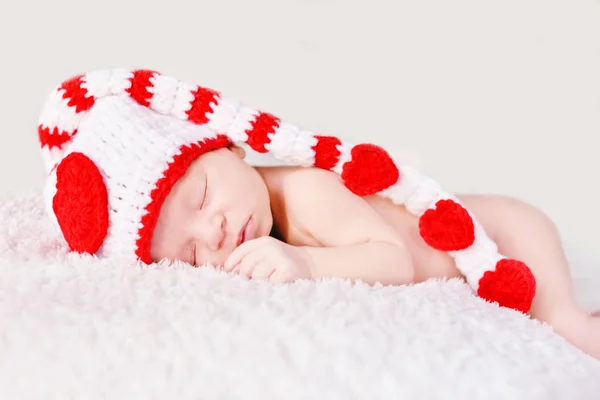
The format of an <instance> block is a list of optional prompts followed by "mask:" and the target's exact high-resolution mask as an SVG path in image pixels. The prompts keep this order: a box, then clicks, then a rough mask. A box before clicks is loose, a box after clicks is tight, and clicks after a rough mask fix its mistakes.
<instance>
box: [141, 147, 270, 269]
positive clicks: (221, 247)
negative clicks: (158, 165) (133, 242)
mask: <svg viewBox="0 0 600 400" xmlns="http://www.w3.org/2000/svg"><path fill="white" fill-rule="evenodd" d="M243 158H244V150H243V149H241V148H239V147H230V148H225V149H219V150H214V151H210V152H208V153H206V154H203V155H202V156H200V157H199V158H198V159H196V160H195V161H194V162H193V163H192V165H190V167H189V168H188V169H187V171H186V174H185V175H184V176H183V177H181V178H180V179H179V181H177V183H176V184H175V185H174V186H173V189H172V190H171V193H170V194H169V195H168V196H167V198H166V199H165V202H164V204H163V206H162V208H161V212H160V216H159V217H158V221H157V224H156V228H155V231H154V236H153V240H152V249H151V256H152V259H153V261H160V260H163V259H166V260H181V261H184V262H187V263H189V264H192V265H198V266H200V265H203V264H205V263H206V264H211V265H213V266H215V267H217V266H222V265H223V263H224V262H225V260H226V259H227V257H228V256H229V254H231V252H232V251H233V250H234V249H235V248H236V247H237V246H239V245H240V244H241V243H242V241H245V240H250V239H253V238H258V237H261V236H267V235H269V234H270V232H271V228H272V225H273V217H272V214H271V206H270V199H269V193H268V190H267V187H266V185H265V183H264V181H263V179H262V178H261V176H260V175H259V173H258V171H256V170H255V169H254V168H252V167H251V166H250V165H248V164H247V163H246V162H245V161H244V159H243Z"/></svg>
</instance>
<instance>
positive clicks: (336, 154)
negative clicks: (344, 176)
mask: <svg viewBox="0 0 600 400" xmlns="http://www.w3.org/2000/svg"><path fill="white" fill-rule="evenodd" d="M315 137H316V138H317V144H316V145H314V146H313V148H312V149H313V150H314V151H315V167H317V168H323V169H328V170H331V169H332V168H333V167H335V166H336V164H337V163H338V161H339V160H340V155H341V154H342V153H341V151H339V150H338V148H337V146H339V145H341V144H342V142H341V141H340V139H338V138H336V137H334V136H315Z"/></svg>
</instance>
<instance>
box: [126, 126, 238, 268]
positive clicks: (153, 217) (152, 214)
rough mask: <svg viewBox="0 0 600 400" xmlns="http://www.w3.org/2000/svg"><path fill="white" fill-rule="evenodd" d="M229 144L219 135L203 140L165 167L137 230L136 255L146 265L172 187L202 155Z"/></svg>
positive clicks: (148, 262)
mask: <svg viewBox="0 0 600 400" xmlns="http://www.w3.org/2000/svg"><path fill="white" fill-rule="evenodd" d="M229 144H231V141H230V140H229V138H227V136H225V135H219V136H217V137H216V138H211V139H205V140H203V141H200V142H197V143H194V144H191V145H188V146H183V147H181V149H180V151H181V153H180V154H179V155H177V156H175V157H174V158H173V161H172V162H171V163H170V164H169V166H168V167H167V170H166V171H165V173H164V174H163V176H162V178H160V179H159V180H158V182H157V183H156V187H155V188H154V190H152V192H151V193H150V198H151V200H150V203H149V204H148V206H147V207H146V211H147V213H146V214H145V215H144V216H143V217H142V221H141V222H142V228H141V229H140V230H139V232H138V233H139V239H138V240H137V243H136V244H137V249H136V252H135V253H136V255H137V257H139V258H140V260H142V261H143V262H145V263H146V264H151V263H152V262H153V260H152V257H151V255H150V250H151V246H152V236H153V234H154V229H155V228H156V223H157V221H158V216H159V213H160V209H161V207H162V205H163V203H164V202H165V199H166V198H167V196H168V195H169V193H170V192H171V189H172V188H173V185H175V182H177V180H178V179H179V178H181V177H182V176H183V175H184V174H185V171H186V170H187V168H188V167H189V166H190V164H191V163H192V162H193V161H194V160H196V159H197V158H198V157H200V156H201V155H202V154H204V153H206V152H208V151H211V150H215V149H220V148H223V147H226V146H228V145H229Z"/></svg>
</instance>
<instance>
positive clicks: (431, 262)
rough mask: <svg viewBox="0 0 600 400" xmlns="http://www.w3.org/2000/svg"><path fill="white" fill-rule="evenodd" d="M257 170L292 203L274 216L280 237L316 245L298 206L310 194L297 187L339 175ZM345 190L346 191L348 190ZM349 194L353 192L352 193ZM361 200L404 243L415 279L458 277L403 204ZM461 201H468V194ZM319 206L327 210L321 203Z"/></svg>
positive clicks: (308, 170)
mask: <svg viewBox="0 0 600 400" xmlns="http://www.w3.org/2000/svg"><path fill="white" fill-rule="evenodd" d="M261 170H262V175H263V177H264V178H266V180H267V181H268V184H269V186H271V188H287V189H276V190H274V192H279V193H280V195H281V196H282V197H284V198H286V197H287V199H286V200H284V203H290V204H293V206H290V207H284V208H287V209H288V210H294V211H288V212H284V213H282V212H280V213H275V215H274V219H275V221H276V222H277V223H279V224H281V228H282V233H283V235H282V236H283V239H284V240H285V241H286V242H287V243H290V244H292V245H296V246H301V245H305V246H315V245H318V243H317V242H316V241H315V239H314V237H311V236H310V235H309V234H306V231H307V230H306V229H303V227H302V217H301V216H302V215H303V211H302V208H303V207H305V206H306V207H310V205H309V204H311V202H310V201H306V199H299V198H300V197H306V196H310V193H307V190H306V189H305V188H302V187H301V186H302V185H304V186H306V182H307V180H309V181H310V186H311V190H318V189H316V188H319V187H326V186H327V185H331V184H332V179H336V180H339V179H340V177H339V175H337V174H335V173H334V172H329V171H323V170H318V171H317V170H315V169H314V168H305V167H267V168H266V169H262V168H261ZM307 177H308V179H307ZM347 192H348V193H350V191H349V190H347ZM352 196H355V195H354V194H352ZM342 197H344V196H342ZM362 199H363V200H365V202H366V203H367V204H368V205H369V206H370V208H371V209H372V210H375V212H376V214H378V215H379V216H380V217H381V223H382V224H386V225H387V226H391V227H392V228H393V230H395V231H396V232H397V233H398V235H400V236H401V238H402V239H403V241H404V242H405V243H406V245H407V247H408V250H409V251H410V253H411V256H412V258H413V263H414V267H415V279H414V280H415V282H422V281H424V280H427V279H429V278H436V277H440V278H441V277H460V276H461V274H460V272H459V271H458V269H457V268H456V266H455V263H454V260H453V259H452V258H451V257H450V256H449V255H448V254H446V253H445V252H441V251H438V250H435V249H433V248H432V247H430V246H429V245H427V244H426V243H425V242H424V240H423V239H422V238H421V236H420V234H419V227H418V222H419V220H418V218H417V217H416V216H415V215H413V214H411V213H410V212H408V211H407V210H406V208H405V207H404V206H401V205H396V204H394V203H393V202H392V201H391V200H389V199H387V198H384V197H381V196H377V195H373V196H366V197H362ZM463 200H465V201H469V199H468V196H467V197H465V198H463ZM320 201H321V202H322V201H331V202H332V204H333V205H338V204H339V203H340V202H343V201H344V200H343V199H340V198H329V197H324V200H323V197H321V200H320ZM323 209H327V206H326V205H325V204H324V205H323ZM290 213H291V214H295V216H291V215H289V214H290ZM277 214H280V215H277ZM284 214H287V215H284ZM352 217H354V218H356V217H358V216H356V215H349V216H348V218H352ZM323 218H326V216H323Z"/></svg>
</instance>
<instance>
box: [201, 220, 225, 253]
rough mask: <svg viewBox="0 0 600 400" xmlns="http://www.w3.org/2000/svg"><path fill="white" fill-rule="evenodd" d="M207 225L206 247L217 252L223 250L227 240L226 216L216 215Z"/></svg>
mask: <svg viewBox="0 0 600 400" xmlns="http://www.w3.org/2000/svg"><path fill="white" fill-rule="evenodd" d="M207 225H208V226H207V229H206V236H205V241H206V245H207V247H208V248H209V249H210V250H212V251H217V250H219V249H220V248H221V246H222V245H223V240H224V239H225V216H224V215H222V214H216V215H214V216H213V217H212V218H211V219H210V221H208V224H207Z"/></svg>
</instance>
